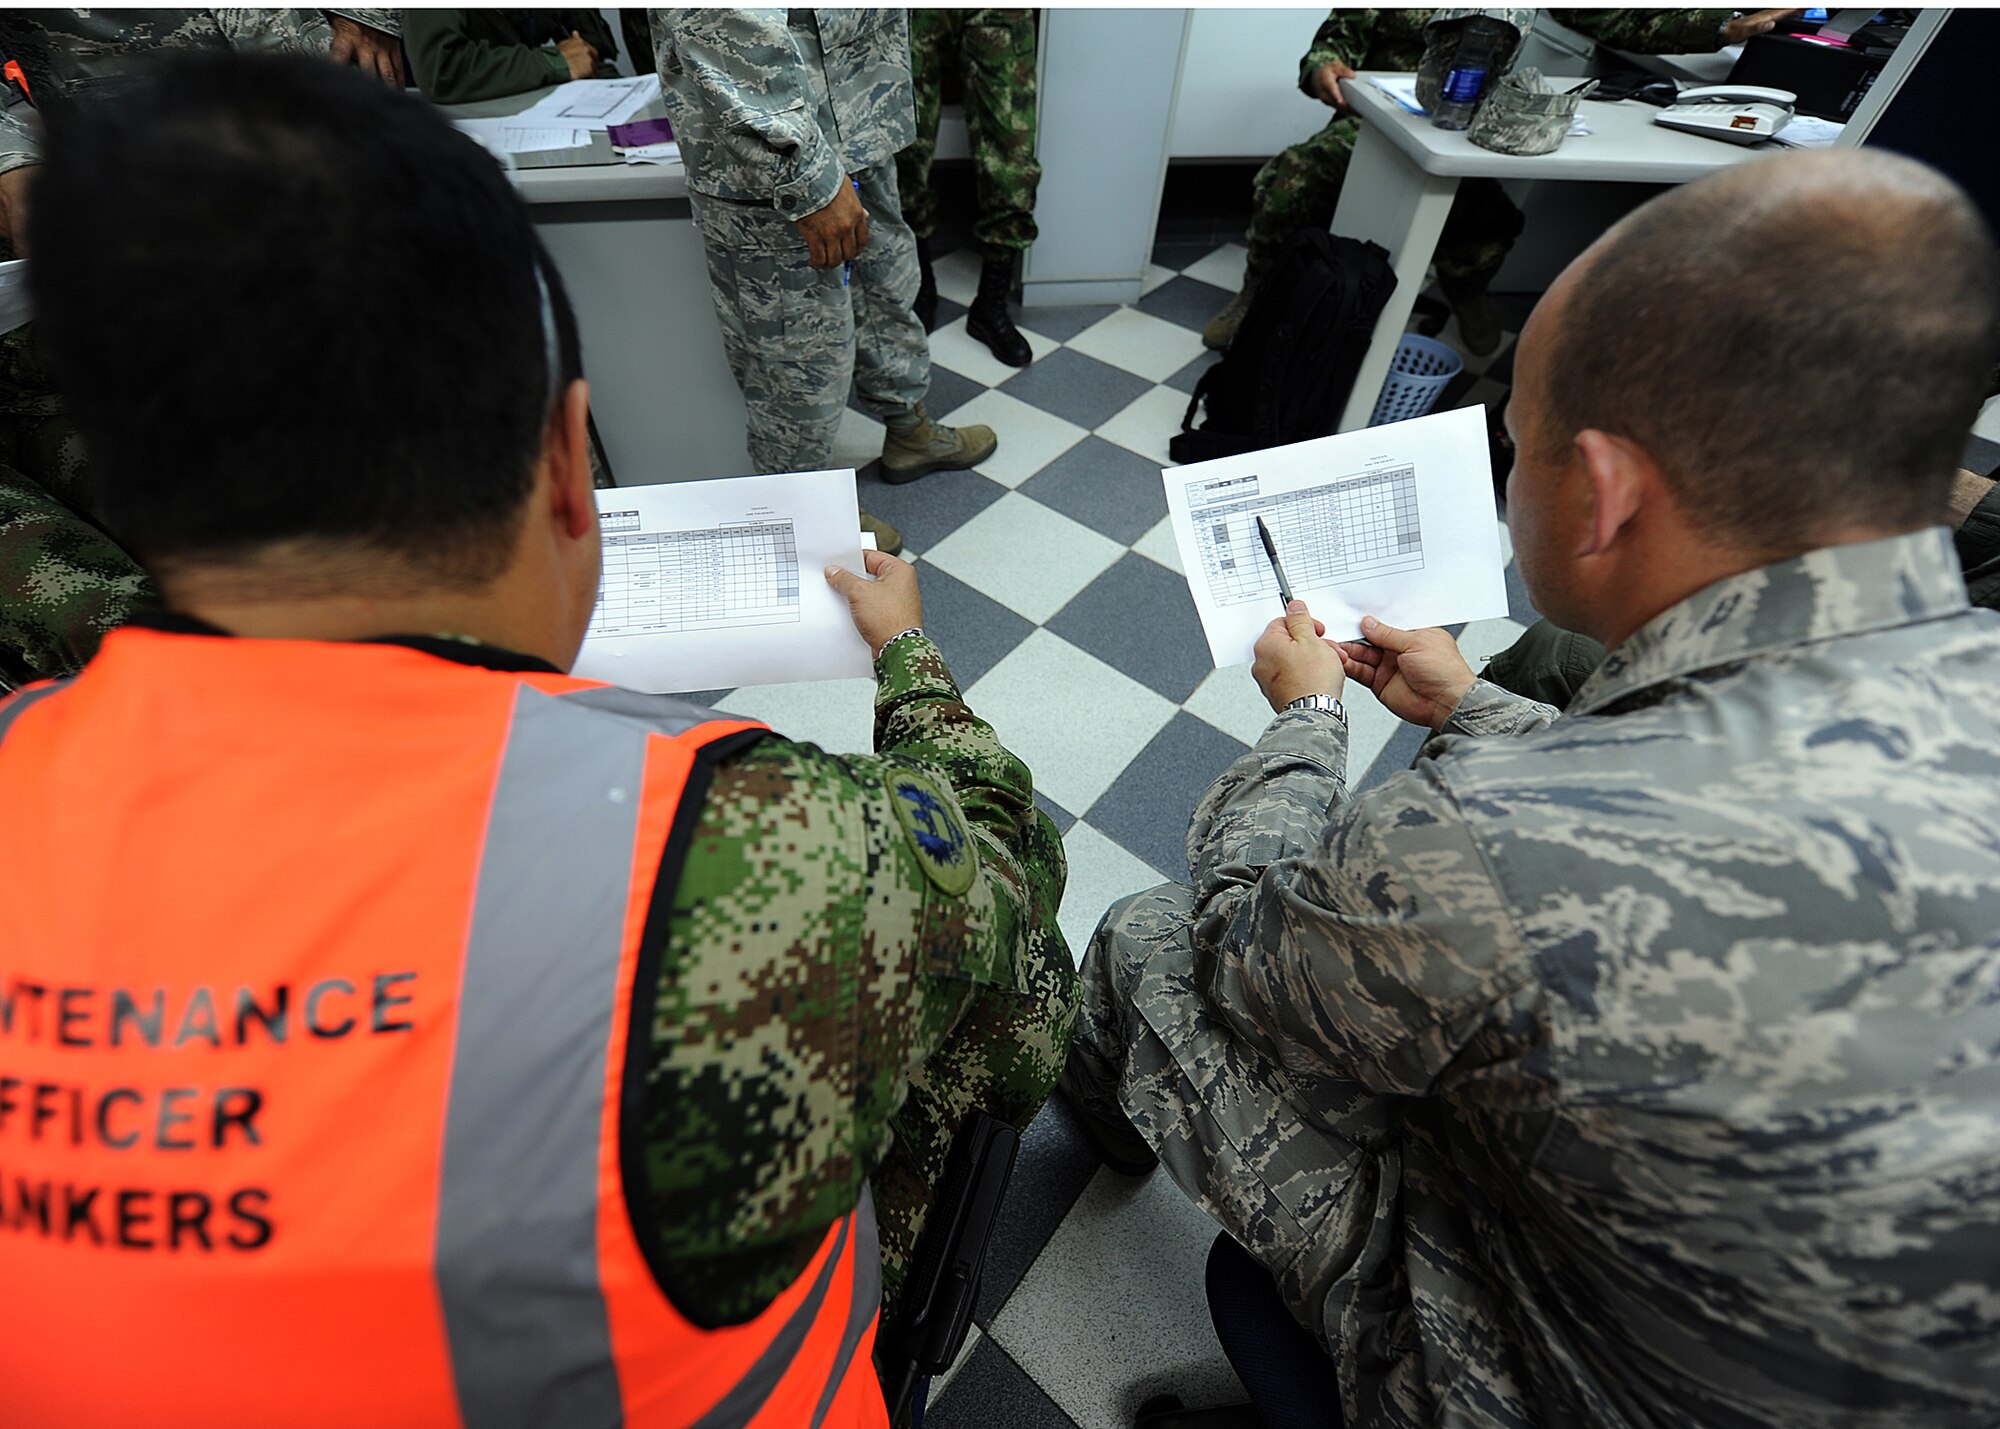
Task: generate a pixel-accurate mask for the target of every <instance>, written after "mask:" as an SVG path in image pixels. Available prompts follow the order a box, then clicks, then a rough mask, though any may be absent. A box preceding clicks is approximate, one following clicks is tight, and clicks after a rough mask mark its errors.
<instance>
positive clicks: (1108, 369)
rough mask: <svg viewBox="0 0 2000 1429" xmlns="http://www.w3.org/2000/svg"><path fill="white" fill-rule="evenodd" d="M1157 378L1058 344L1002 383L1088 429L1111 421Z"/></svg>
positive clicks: (1011, 391) (1012, 393)
mask: <svg viewBox="0 0 2000 1429" xmlns="http://www.w3.org/2000/svg"><path fill="white" fill-rule="evenodd" d="M1152 385H1153V384H1152V383H1150V382H1148V381H1147V380H1146V379H1145V378H1143V377H1139V376H1135V375H1134V374H1132V373H1130V372H1127V371H1126V370H1125V369H1124V368H1122V367H1113V366H1112V365H1111V364H1110V363H1108V362H1099V361H1098V360H1097V359H1096V358H1094V357H1086V356H1084V354H1082V353H1080V352H1077V351H1075V350H1074V349H1072V348H1067V347H1065V348H1060V349H1058V350H1057V351H1055V352H1052V353H1050V354H1049V355H1048V356H1047V357H1044V358H1043V359H1041V360H1040V361H1039V362H1037V363H1035V364H1034V365H1033V366H1031V367H1027V368H1025V369H1023V370H1022V371H1021V372H1020V373H1018V374H1017V375H1015V376H1013V377H1009V378H1008V379H1007V380H1006V381H1005V382H1002V383H1001V384H1000V390H1001V391H1002V392H1005V393H1006V394H1007V395H1008V396H1009V397H1012V398H1014V399H1016V400H1017V401H1021V402H1026V403H1027V404H1028V405H1029V406H1030V407H1037V408H1040V409H1041V410H1042V411H1044V412H1048V413H1050V414H1052V415H1054V416H1057V417H1061V418H1062V419H1063V420H1064V421H1066V422H1074V423H1076V424H1077V425H1078V426H1079V427H1082V428H1083V429H1084V430H1086V431H1089V430H1091V429H1093V428H1095V427H1097V426H1098V425H1099V424H1100V423H1103V422H1108V421H1110V420H1111V418H1113V417H1115V416H1117V415H1118V414H1119V413H1120V412H1122V411H1124V410H1125V409H1126V408H1127V407H1129V406H1131V405H1132V403H1133V402H1134V401H1135V400H1136V399H1137V398H1139V397H1140V396H1141V395H1143V394H1144V393H1145V392H1146V390H1147V389H1148V388H1150V387H1151V386H1152Z"/></svg>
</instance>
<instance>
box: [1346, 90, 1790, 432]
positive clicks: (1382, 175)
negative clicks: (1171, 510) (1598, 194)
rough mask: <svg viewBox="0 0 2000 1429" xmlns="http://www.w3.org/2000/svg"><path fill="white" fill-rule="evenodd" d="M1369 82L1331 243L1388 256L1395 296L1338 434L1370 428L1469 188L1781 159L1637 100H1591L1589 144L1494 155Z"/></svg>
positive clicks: (1358, 97)
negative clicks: (1472, 182) (1358, 244)
mask: <svg viewBox="0 0 2000 1429" xmlns="http://www.w3.org/2000/svg"><path fill="white" fill-rule="evenodd" d="M1368 78H1369V76H1368V74H1363V75H1362V76H1361V78H1360V79H1358V80H1349V81H1347V82H1346V83H1344V84H1343V85H1342V86H1341V88H1342V89H1343V90H1344V91H1345V92H1346V93H1347V95H1348V96H1349V100H1348V102H1349V104H1350V105H1352V107H1353V109H1354V113H1355V115H1356V116H1357V117H1358V118H1359V119H1360V120H1361V133H1360V135H1359V136H1358V137H1357V138H1356V140H1355V143H1354V157H1353V159H1352V161H1351V162H1350V163H1349V164H1348V166H1347V179H1346V181H1345V182H1344V183H1343V184H1342V185H1341V189H1340V204H1339V207H1338V208H1336V209H1335V210H1334V215H1333V231H1334V232H1335V233H1337V234H1339V235H1341V236H1342V237H1343V238H1361V239H1366V240H1368V241H1369V242H1372V243H1379V244H1381V245H1382V246H1383V247H1384V248H1386V249H1388V250H1389V262H1390V264H1391V266H1392V267H1393V268H1394V269H1395V271H1396V291H1395V292H1394V293H1392V294H1390V297H1389V302H1388V304H1387V305H1386V306H1385V307H1384V308H1383V309H1382V316H1381V317H1380V318H1378V319H1377V320H1376V323H1375V335H1374V339H1373V340H1372V341H1371V342H1370V343H1369V345H1368V355H1367V356H1366V357H1365V358H1363V359H1362V362H1361V372H1360V374H1359V375H1358V376H1357V377H1356V378H1355V379H1354V390H1353V392H1351V393H1350V394H1349V395H1348V398H1347V406H1346V407H1345V409H1343V410H1342V412H1341V414H1340V424H1339V426H1338V427H1336V428H1335V430H1336V431H1342V432H1349V431H1353V430H1354V429H1355V428H1357V427H1364V426H1366V425H1368V418H1369V416H1370V415H1371V414H1372V413H1373V412H1374V410H1375V399H1376V398H1377V397H1379V396H1380V395H1381V392H1382V382H1383V380H1384V379H1385V378H1386V377H1388V375H1389V364H1390V362H1391V361H1393V360H1394V358H1395V356H1396V344H1397V343H1398V342H1399V341H1400V340H1401V339H1402V335H1403V330H1404V328H1405V327H1406V326H1407V325H1408V323H1409V320H1410V309H1411V308H1412V307H1413V306H1414V305H1415V304H1416V300H1417V293H1418V292H1419V291H1420V290H1421V289H1422V287H1423V284H1424V272H1425V270H1426V269H1427V268H1428V267H1429V266H1430V261H1431V254H1432V252H1433V251H1434V250H1435V249H1436V248H1437V240H1438V234H1439V233H1440V232H1441V231H1442V230H1443V228H1444V220H1445V215H1446V213H1448V212H1449V211H1450V209H1451V201H1452V196H1453V195H1454V194H1456V193H1457V192H1458V181H1459V180H1460V179H1463V178H1494V179H1563V180H1569V181H1575V182H1593V181H1595V182H1624V183H1652V184H1681V183H1686V182H1687V181H1688V180H1689V179H1698V178H1700V177H1701V176H1702V175H1703V174H1710V173H1714V172H1715V171H1716V170H1717V169H1726V168H1728V167H1729V166H1730V165H1732V164H1740V163H1742V162H1743V161H1744V160H1745V159H1748V158H1750V157H1751V156H1753V155H1755V154H1758V153H1761V152H1764V151H1765V150H1768V149H1773V148H1775V147H1777V146H1776V145H1773V144H1770V143H1768V142H1767V143H1764V144H1759V145H1755V146H1741V145H1736V144H1725V143H1723V142H1722V141H1720V140H1717V139H1703V138H1701V137H1699V136H1697V135H1694V134H1682V133H1679V132H1677V131H1675V130H1672V129H1662V128H1661V127H1660V126H1659V125H1657V124H1655V123H1653V116H1654V115H1655V114H1658V113H1659V112H1660V111H1659V110H1658V108H1656V107H1655V106H1653V105H1650V104H1640V103H1638V102H1637V101H1635V100H1626V101H1624V102H1622V103H1619V104H1597V103H1594V102H1591V101H1588V100H1586V101H1585V102H1584V104H1583V107H1582V110H1581V116H1582V118H1583V121H1584V123H1586V124H1588V125H1589V126H1590V129H1591V132H1590V133H1589V134H1587V135H1581V136H1578V137H1575V138H1569V139H1565V140H1563V142H1562V145H1561V147H1560V148H1558V149H1557V150H1556V151H1555V152H1554V153H1552V154H1540V155H1535V156H1532V157H1529V156H1522V155H1516V154H1496V153H1494V152H1493V151H1492V150H1490V149H1482V148H1480V147H1479V146H1478V145H1477V144H1474V143H1473V142H1472V141H1471V140H1469V139H1467V138H1466V137H1465V133H1464V131H1463V130H1458V131H1452V130H1447V129H1439V128H1436V127H1434V126H1433V125H1432V124H1431V121H1430V119H1429V118H1428V117H1427V116H1424V115H1421V114H1412V113H1410V112H1409V111H1408V110H1407V109H1404V108H1403V106H1402V105H1400V104H1398V103H1397V102H1396V101H1395V100H1393V99H1391V98H1390V97H1389V96H1388V95H1387V94H1385V93H1383V92H1382V91H1381V90H1379V89H1377V88H1376V87H1375V86H1374V85H1372V84H1369V83H1368V82H1367V80H1368ZM1552 82H1553V83H1555V84H1557V85H1566V84H1573V83H1578V82H1580V81H1578V80H1576V79H1560V78H1558V79H1553V81H1552Z"/></svg>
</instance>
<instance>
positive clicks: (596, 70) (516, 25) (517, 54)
mask: <svg viewBox="0 0 2000 1429" xmlns="http://www.w3.org/2000/svg"><path fill="white" fill-rule="evenodd" d="M403 45H404V47H405V48H406V49H408V50H409V52H410V77H411V78H412V79H414V80H416V82H417V87H418V88H419V89H421V90H422V91H423V92H424V93H425V94H428V95H429V96H430V97H431V98H432V99H435V100H436V101H437V102H438V103H440V104H464V103H467V102H469V101H471V100H475V99H500V98H503V97H505V96H506V95H509V94H526V93H529V92H530V91H532V90H537V89H542V88H545V87H547V86H548V85H552V84H564V83H567V82H568V81H570V80H572V79H611V78H614V77H615V76H616V75H617V73H618V68H617V65H618V42H617V41H616V40H614V39H613V38H612V37H611V27H610V26H609V25H607V24H605V23H604V15H603V12H602V11H598V10H424V9H411V10H405V11H404V12H403ZM640 63H642V64H643V63H645V60H644V58H643V57H641V60H640Z"/></svg>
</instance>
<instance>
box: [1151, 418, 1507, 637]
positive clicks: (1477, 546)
mask: <svg viewBox="0 0 2000 1429" xmlns="http://www.w3.org/2000/svg"><path fill="white" fill-rule="evenodd" d="M1160 475H1161V476H1162V477H1163V478H1164V479H1165V481H1166V485H1167V515H1168V516H1169V518H1170V519H1171V520H1172V521H1173V527H1174V541H1175V544H1176V545H1178V546H1179V548H1180V556H1181V567H1182V569H1184V570H1185V571H1186V572H1187V573H1188V576H1187V581H1188V588H1189V589H1190V590H1191V591H1193V593H1194V604H1195V611H1196V613H1197V614H1199V615H1200V617H1201V628H1202V630H1203V632H1204V633H1205V634H1206V635H1207V636H1208V652H1209V655H1210V657H1211V658H1212V659H1213V660H1214V661H1215V663H1216V665H1217V666H1218V667H1221V666H1223V665H1245V664H1248V663H1249V662H1250V660H1251V658H1252V653H1251V647H1252V646H1254V645H1255V644H1256V643H1257V637H1258V636H1259V635H1261V634H1263V632H1264V627H1265V626H1266V625H1268V624H1270V622H1271V621H1272V620H1273V619H1274V618H1275V617H1277V616H1279V615H1282V614H1283V613H1284V607H1283V606H1282V605H1281V604H1279V601H1278V581H1277V577H1276V576H1275V575H1274V574H1273V573H1272V571H1271V563H1270V560H1269V559H1268V558H1267V557H1266V556H1265V554H1264V546H1263V542H1262V541H1261V540H1260V538H1259V536H1258V533H1257V518H1258V517H1260V516H1261V517H1263V519H1264V524H1265V525H1266V526H1268V527H1269V528H1270V531H1271V538H1272V541H1273V542H1274V543H1275V544H1276V546H1277V548H1278V559H1279V560H1280V561H1281V562H1283V564H1284V567H1285V574H1286V575H1287V576H1288V577H1289V578H1290V579H1291V581H1292V585H1293V591H1292V593H1293V594H1294V595H1296V596H1297V597H1298V598H1299V599H1301V600H1303V601H1304V602H1305V603H1306V604H1307V605H1308V606H1310V607H1311V609H1312V613H1313V614H1314V615H1316V616H1317V617H1319V618H1320V619H1321V620H1323V621H1325V622H1326V633H1327V636H1328V638H1330V639H1334V640H1353V639H1357V638H1359V636H1360V634H1361V617H1362V616H1364V615H1373V616H1376V617H1378V618H1380V619H1382V620H1386V621H1388V622H1389V623H1390V624H1391V625H1398V626H1402V627H1403V628H1405V629H1410V628H1413V627H1419V626H1426V625H1448V624H1455V623H1457V622H1458V621H1462V620H1483V619H1485V618H1487V617H1488V616H1495V615H1505V614H1506V613H1507V583H1506V580H1505V578H1504V577H1503V575H1502V570H1503V568H1504V562H1503V560H1502V558H1501V554H1500V523H1499V520H1498V518H1497V517H1496V516H1495V514H1494V509H1493V471H1492V466H1491V463H1490V461H1489V458H1488V455H1487V445H1486V409H1485V408H1484V407H1462V408H1460V409H1458V410H1457V411H1452V412H1442V413H1439V414H1438V415H1436V416H1431V417H1418V418H1416V419H1415V420H1414V421H1409V422H1396V423H1392V424H1391V425H1389V426H1385V427H1369V428H1366V429H1364V430H1362V431H1358V432H1343V433H1342V434H1340V435H1339V436H1333V437H1321V438H1319V439H1318V440H1316V441H1310V442H1300V443H1298V444H1297V445H1294V446H1289V447H1272V448H1270V449H1269V450H1266V451H1260V452H1250V453H1247V454H1245V455H1243V456H1232V457H1223V458H1221V459H1220V460H1217V461H1205V462H1197V463H1196V464H1194V465H1192V466H1177V467H1170V468H1168V469H1167V470H1165V471H1163V472H1161V473H1160Z"/></svg>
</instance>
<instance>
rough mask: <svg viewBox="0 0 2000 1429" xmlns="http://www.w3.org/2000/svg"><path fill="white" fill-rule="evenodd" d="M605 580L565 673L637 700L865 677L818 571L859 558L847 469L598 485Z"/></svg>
mask: <svg viewBox="0 0 2000 1429" xmlns="http://www.w3.org/2000/svg"><path fill="white" fill-rule="evenodd" d="M597 510H598V521H599V524H600V526H601V528H602V531H603V540H604V582H603V585H602V586H601V588H600V589H599V592H598V597H597V609H596V610H595V612H593V613H592V615H591V618H590V630H589V632H588V633H587V634H586V635H585V636H584V641H583V651H582V653H581V654H580V655H578V656H577V661H576V673H577V674H578V675H581V676H583V677H584V678H586V679H591V680H608V681H610V682H612V683H613V684H618V685H623V686H625V687H626V688H628V689H634V690H643V691H645V692H647V693H648V694H674V693H680V692H683V691H687V690H714V689H722V688H724V687H727V686H734V685H770V684H779V683H786V682H790V681H794V680H836V679H847V678H851V677H853V676H868V675H871V674H873V673H874V669H875V662H874V661H873V660H872V659H871V658H870V657H869V653H868V644H867V642H866V641H864V640H863V639H862V638H861V636H860V635H859V634H858V633H857V632H856V631H855V629H854V622H853V620H852V619H851V618H849V616H848V612H847V602H846V601H844V600H842V599H841V598H840V597H839V596H838V595H836V594H834V591H833V587H831V586H829V585H828V584H827V583H826V580H825V577H824V576H823V575H822V574H821V572H823V571H824V570H825V568H826V567H827V566H829V565H841V566H845V567H846V568H847V569H848V570H850V571H856V572H859V571H864V570H866V569H867V567H865V566H864V565H863V564H862V563H861V538H860V534H859V533H860V530H861V515H860V508H859V506H858V505H857V504H856V501H855V497H854V473H853V471H851V470H849V471H809V472H799V473H794V474H791V475H785V476H738V477H731V478H729V479H727V480H722V481H686V482H675V483H672V484H669V485H664V486H619V487H612V488H610V489H609V490H604V491H599V492H598V493H597Z"/></svg>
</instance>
